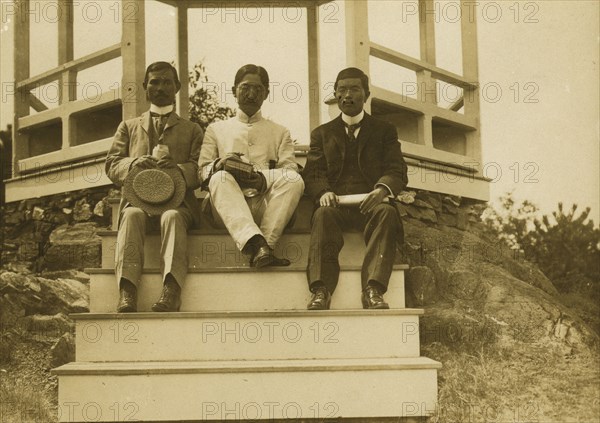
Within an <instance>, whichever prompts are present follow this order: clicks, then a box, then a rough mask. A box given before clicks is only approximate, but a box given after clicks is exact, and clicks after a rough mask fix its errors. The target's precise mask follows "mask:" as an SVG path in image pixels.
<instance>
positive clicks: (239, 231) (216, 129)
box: [198, 65, 304, 267]
mask: <svg viewBox="0 0 600 423" xmlns="http://www.w3.org/2000/svg"><path fill="white" fill-rule="evenodd" d="M233 93H234V96H235V97H236V99H237V102H238V106H239V108H238V111H237V115H236V116H234V117H232V118H230V119H228V120H225V121H220V122H215V123H213V124H211V125H210V126H209V127H208V128H207V130H206V134H205V136H204V141H203V144H202V149H201V151H200V159H199V161H198V164H199V166H200V179H201V180H203V181H204V183H205V186H206V185H208V191H209V192H210V200H211V206H212V211H213V215H214V216H215V217H216V218H217V220H219V219H220V220H221V221H222V222H223V224H224V225H225V227H226V228H227V230H228V231H229V233H230V234H231V236H232V237H233V239H234V241H235V243H236V245H237V247H238V248H239V249H240V250H241V251H242V252H243V253H245V254H247V255H249V256H250V265H251V266H254V267H264V266H287V265H289V264H290V262H289V261H288V260H286V259H282V258H277V257H275V255H274V252H273V251H274V248H275V245H276V244H277V241H278V240H279V238H280V237H281V234H282V233H283V230H284V228H285V227H286V225H287V224H288V222H289V220H290V218H291V217H292V215H293V214H294V211H295V209H296V206H297V205H298V201H299V200H300V197H301V196H302V194H303V192H304V182H303V180H302V178H301V177H300V175H299V174H298V165H297V164H296V162H295V157H294V144H293V142H292V139H291V137H290V132H289V130H288V129H287V128H285V127H283V126H281V125H279V124H277V123H275V122H273V121H271V120H269V119H265V118H263V117H262V114H261V110H260V109H261V106H262V103H263V102H264V101H265V99H266V98H267V96H268V95H269V75H268V74H267V71H266V70H265V69H264V68H262V67H260V66H256V65H245V66H243V67H242V68H240V69H239V70H238V72H237V74H236V76H235V82H234V86H233ZM232 154H237V155H241V158H242V160H244V161H246V162H248V163H251V164H252V165H253V166H254V169H255V175H256V176H257V177H259V178H260V179H262V183H261V185H262V188H263V189H262V190H260V191H259V192H258V195H255V196H253V197H252V198H246V197H245V196H244V191H243V189H242V188H243V187H242V188H240V185H239V182H238V181H237V180H236V178H235V177H234V175H232V173H230V172H228V171H226V170H225V167H226V166H225V164H226V160H227V158H228V156H229V157H230V156H231V155H232ZM263 177H264V178H263ZM207 180H208V183H207V184H206V181H207Z"/></svg>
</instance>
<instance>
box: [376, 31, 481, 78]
mask: <svg viewBox="0 0 600 423" xmlns="http://www.w3.org/2000/svg"><path fill="white" fill-rule="evenodd" d="M370 52H371V56H373V57H377V58H379V59H382V60H385V61H386V62H390V63H394V64H396V65H399V66H402V67H403V68H407V69H410V70H413V71H415V72H419V71H423V70H426V71H429V72H431V76H432V77H433V78H435V79H439V80H440V81H444V82H447V83H449V84H452V85H456V86H459V87H462V88H465V89H473V88H476V87H477V80H476V79H471V78H468V77H465V76H461V75H458V74H456V73H453V72H450V71H447V70H445V69H442V68H438V67H437V66H435V65H430V64H428V63H427V62H424V61H422V60H419V59H415V58H413V57H410V56H407V55H406V54H403V53H400V52H398V51H395V50H392V49H389V48H387V47H384V46H382V45H380V44H377V43H373V42H371V46H370ZM463 57H464V55H463Z"/></svg>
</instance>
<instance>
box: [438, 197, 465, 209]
mask: <svg viewBox="0 0 600 423" xmlns="http://www.w3.org/2000/svg"><path fill="white" fill-rule="evenodd" d="M442 202H443V204H447V205H452V206H454V207H459V206H460V202H461V198H460V197H457V196H455V195H446V196H444V198H443V200H442Z"/></svg>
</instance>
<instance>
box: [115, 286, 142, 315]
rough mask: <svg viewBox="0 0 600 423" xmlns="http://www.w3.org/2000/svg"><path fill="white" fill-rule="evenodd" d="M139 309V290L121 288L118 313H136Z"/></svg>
mask: <svg viewBox="0 0 600 423" xmlns="http://www.w3.org/2000/svg"><path fill="white" fill-rule="evenodd" d="M136 311H137V290H136V288H135V287H133V289H132V288H121V289H119V304H117V313H135V312H136Z"/></svg>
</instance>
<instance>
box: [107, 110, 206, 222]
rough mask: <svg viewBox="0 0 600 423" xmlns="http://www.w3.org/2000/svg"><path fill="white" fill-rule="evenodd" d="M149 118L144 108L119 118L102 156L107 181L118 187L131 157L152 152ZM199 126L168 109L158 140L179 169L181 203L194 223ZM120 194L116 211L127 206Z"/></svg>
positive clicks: (130, 161) (200, 133)
mask: <svg viewBox="0 0 600 423" xmlns="http://www.w3.org/2000/svg"><path fill="white" fill-rule="evenodd" d="M151 125H152V118H151V117H150V112H149V111H147V112H145V113H143V114H142V115H141V116H138V117H136V118H133V119H129V120H126V121H123V122H121V124H120V125H119V127H118V129H117V132H116V134H115V136H114V139H113V143H112V146H111V148H110V150H109V151H108V156H107V158H106V174H107V176H108V177H109V178H110V180H111V181H113V183H114V184H115V185H117V186H118V187H121V186H122V185H123V183H124V181H125V178H126V177H127V175H128V174H129V170H130V168H131V165H132V163H133V162H134V160H135V159H136V158H138V157H140V156H143V155H145V154H152V149H153V148H154V145H151V140H150V131H151V130H153V128H152V129H151ZM203 135H204V133H203V131H202V128H200V126H199V125H198V124H196V123H193V122H190V121H189V120H187V119H183V118H181V117H179V116H178V115H177V114H176V113H175V112H172V113H171V115H170V116H169V119H168V120H167V123H166V125H165V129H164V131H163V134H162V135H161V137H160V139H159V141H160V143H161V144H165V145H167V146H168V147H169V152H170V154H171V157H172V158H173V160H174V161H175V163H177V166H178V167H179V169H180V170H181V173H182V174H183V177H184V179H185V183H186V186H187V191H186V194H185V198H184V200H183V201H184V204H185V205H186V206H187V207H188V208H189V209H190V210H191V211H192V213H193V216H194V223H195V224H198V219H199V213H198V206H197V201H196V196H195V195H194V190H195V189H196V188H198V187H199V186H200V181H199V180H198V157H199V156H200V147H201V145H202V138H203ZM127 204H128V203H127V201H126V200H125V198H123V197H122V198H121V204H120V206H119V215H120V212H121V211H122V210H123V208H125V207H126V206H127Z"/></svg>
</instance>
